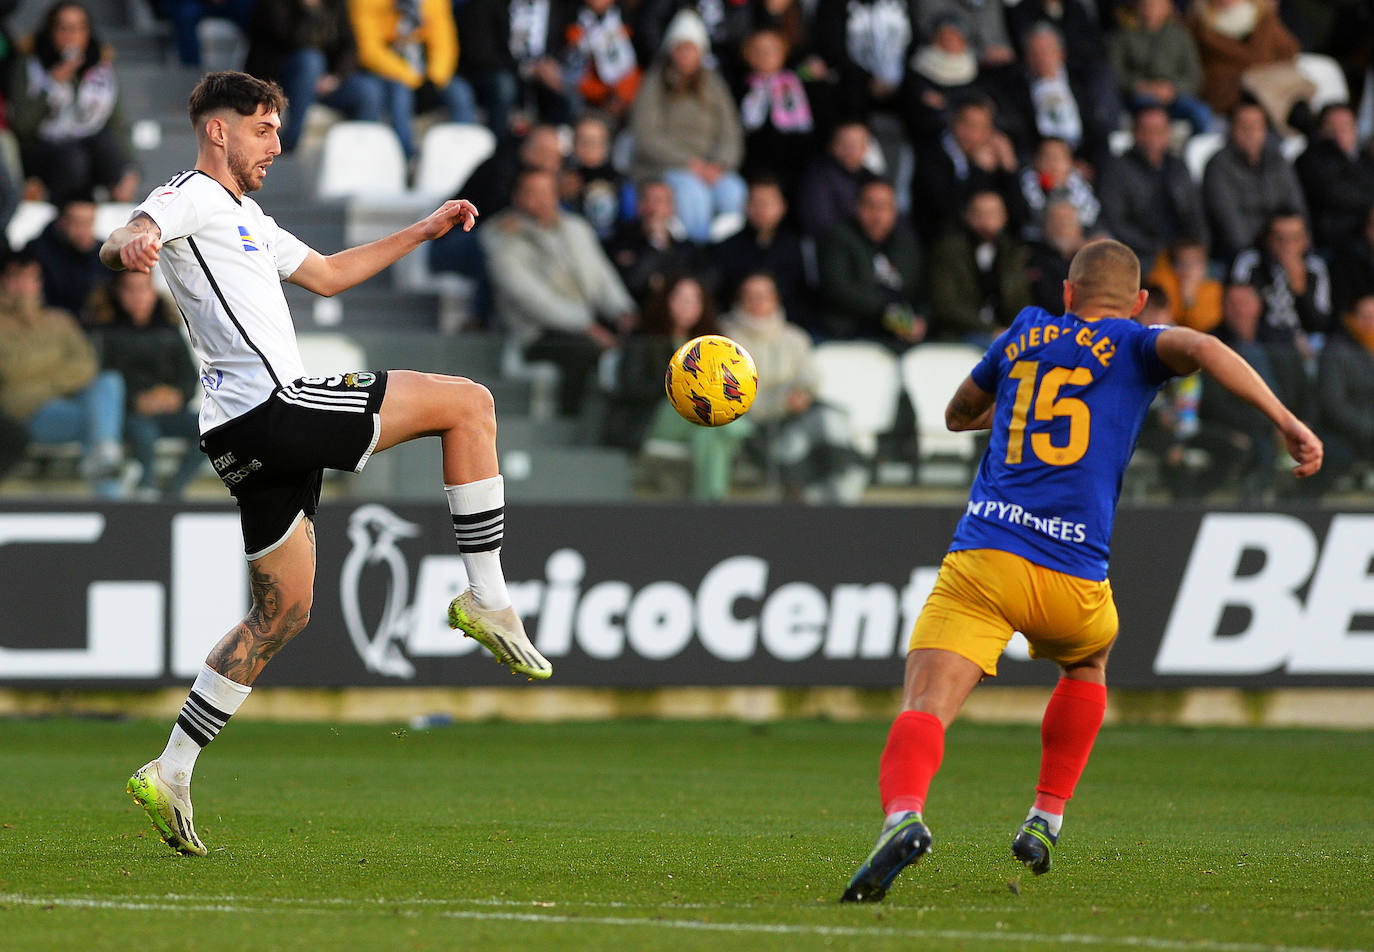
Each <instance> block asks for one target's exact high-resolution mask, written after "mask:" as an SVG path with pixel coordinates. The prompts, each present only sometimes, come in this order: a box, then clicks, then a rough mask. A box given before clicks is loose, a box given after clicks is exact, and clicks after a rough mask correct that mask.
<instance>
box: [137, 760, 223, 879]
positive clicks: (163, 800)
mask: <svg viewBox="0 0 1374 952" xmlns="http://www.w3.org/2000/svg"><path fill="white" fill-rule="evenodd" d="M124 789H125V791H126V792H127V793H130V794H132V795H133V798H134V802H135V803H137V804H138V805H139V806H141V807H142V808H143V812H144V813H146V814H148V819H150V820H152V821H153V826H154V827H155V828H156V829H157V832H158V836H160V837H162V842H164V843H166V844H167V845H168V846H170V847H171V848H172V849H174V850H176V851H177V852H178V853H181V854H183V855H187V856H204V855H206V853H207V852H209V851H208V850H206V849H205V844H203V843H201V841H200V837H198V836H196V828H195V827H194V826H192V825H191V798H190V794H189V793H188V794H187V795H186V796H185V797H183V796H181V795H180V794H178V793H177V792H176V790H175V789H173V788H172V785H171V784H169V783H168V782H167V781H166V780H163V779H162V768H161V767H160V766H159V765H158V762H157V761H156V760H154V761H151V762H149V763H146V764H144V765H143V766H142V767H139V768H138V770H136V771H134V775H133V776H132V777H130V778H129V783H128V785H127V786H125V788H124Z"/></svg>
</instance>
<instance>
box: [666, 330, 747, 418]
mask: <svg viewBox="0 0 1374 952" xmlns="http://www.w3.org/2000/svg"><path fill="white" fill-rule="evenodd" d="M663 385H664V389H665V390H667V391H668V400H669V402H671V403H672V405H673V409H674V410H676V411H677V412H678V413H679V414H681V415H682V418H683V419H684V420H687V421H689V422H691V423H695V424H696V425H697V426H723V425H724V424H726V423H729V422H730V421H731V420H735V419H738V418H739V417H740V416H741V415H743V414H744V412H745V411H746V410H748V409H749V405H750V404H751V403H753V402H754V394H756V393H758V390H759V372H758V371H757V370H756V369H754V358H753V357H750V356H749V352H748V351H747V350H745V349H744V348H743V347H741V346H740V345H739V344H736V343H735V342H734V341H732V340H731V339H730V338H728V337H720V336H719V335H716V334H708V335H706V336H705V337H697V338H694V339H693V340H689V341H688V342H687V343H685V344H683V345H682V346H681V347H680V348H678V352H677V353H676V354H674V355H673V357H672V359H671V360H669V361H668V372H667V373H666V374H664V378H663Z"/></svg>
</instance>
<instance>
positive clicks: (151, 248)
mask: <svg viewBox="0 0 1374 952" xmlns="http://www.w3.org/2000/svg"><path fill="white" fill-rule="evenodd" d="M161 250H162V241H161V239H159V238H158V237H157V236H156V235H150V234H147V233H144V234H139V235H134V236H133V237H132V238H130V239H129V240H128V241H126V242H125V243H124V247H122V248H120V249H119V260H120V261H121V262H123V264H124V267H125V268H127V269H129V270H130V271H142V272H144V273H147V272H150V271H152V270H153V265H155V264H157V259H158V252H160V251H161Z"/></svg>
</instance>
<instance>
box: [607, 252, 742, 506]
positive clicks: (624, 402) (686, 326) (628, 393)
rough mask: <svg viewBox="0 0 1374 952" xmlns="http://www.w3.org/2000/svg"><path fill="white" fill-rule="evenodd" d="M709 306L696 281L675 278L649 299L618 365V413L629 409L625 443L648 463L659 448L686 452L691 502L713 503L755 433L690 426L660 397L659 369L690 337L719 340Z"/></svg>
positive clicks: (724, 492)
mask: <svg viewBox="0 0 1374 952" xmlns="http://www.w3.org/2000/svg"><path fill="white" fill-rule="evenodd" d="M718 333H720V330H719V328H718V327H717V326H716V317H715V303H714V302H713V301H712V299H711V294H710V292H709V291H708V290H707V289H706V287H705V286H704V285H702V283H701V281H699V280H698V279H697V278H694V277H692V276H691V275H678V276H676V277H674V278H672V279H670V280H669V281H668V283H667V284H666V285H665V286H664V288H663V290H661V291H659V292H657V293H655V294H654V295H653V296H652V297H651V298H650V299H649V302H648V304H647V305H646V306H645V308H644V323H643V326H642V327H640V328H638V329H637V330H636V332H635V333H633V334H631V335H629V337H627V338H626V339H625V343H624V346H623V347H622V348H621V352H620V360H619V362H618V364H617V373H616V376H617V399H616V403H613V404H612V413H610V414H608V418H609V419H608V422H611V421H614V420H616V418H617V416H618V414H617V413H616V412H615V410H616V409H617V408H623V409H624V410H628V411H630V413H631V415H632V420H627V421H626V422H632V421H633V422H637V429H636V431H635V432H634V433H632V434H627V436H629V437H630V439H629V440H627V441H625V442H621V443H616V442H614V441H613V445H624V446H625V447H626V448H627V449H631V450H635V451H637V452H639V453H640V454H641V459H642V460H645V461H650V460H653V459H655V458H661V457H662V456H664V455H668V454H665V450H670V451H672V455H676V454H677V453H680V452H681V450H680V448H682V447H685V448H686V450H687V455H688V456H689V457H690V459H691V466H692V483H691V495H692V498H693V499H699V500H705V501H716V500H720V499H724V498H725V497H726V496H728V495H729V494H730V477H731V473H732V472H733V470H734V464H735V456H736V454H737V451H738V449H739V445H740V442H741V441H742V440H743V439H744V438H745V437H746V436H748V435H749V434H750V433H752V432H753V423H752V421H751V420H750V419H749V417H744V418H742V419H739V420H736V421H735V422H734V423H732V424H731V425H730V426H717V427H709V426H696V425H694V424H692V423H689V422H687V421H686V420H684V419H683V418H682V417H681V416H679V415H678V412H677V411H676V410H674V409H673V407H672V405H671V404H670V403H669V402H668V399H667V397H666V396H665V395H664V393H663V368H664V367H666V366H668V358H669V357H671V356H672V355H673V353H674V352H675V351H676V350H677V349H678V348H679V347H681V346H682V345H683V344H685V343H686V342H687V341H688V340H690V339H691V338H693V337H697V336H699V335H701V334H718Z"/></svg>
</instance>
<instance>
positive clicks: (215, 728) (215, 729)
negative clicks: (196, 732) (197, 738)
mask: <svg viewBox="0 0 1374 952" xmlns="http://www.w3.org/2000/svg"><path fill="white" fill-rule="evenodd" d="M181 716H182V717H185V718H186V719H187V720H189V721H190V722H191V723H192V724H194V725H196V727H198V728H200V732H201V733H202V734H204V735H206V736H207V737H209V738H210V739H211V740H214V738H215V735H216V734H218V733H219V731H220V726H221V725H218V724H212V723H211V722H210V721H207V720H206V719H205V717H204V716H202V715H201V714H200V712H198V711H197V710H196V709H195V708H194V707H192V706H191V705H189V704H187V705H186V706H184V707H183V708H182V709H181Z"/></svg>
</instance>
